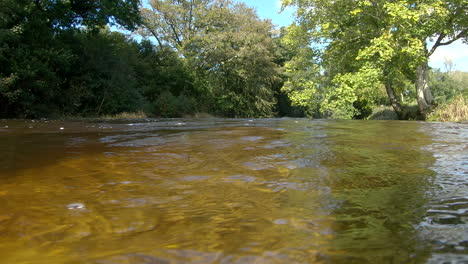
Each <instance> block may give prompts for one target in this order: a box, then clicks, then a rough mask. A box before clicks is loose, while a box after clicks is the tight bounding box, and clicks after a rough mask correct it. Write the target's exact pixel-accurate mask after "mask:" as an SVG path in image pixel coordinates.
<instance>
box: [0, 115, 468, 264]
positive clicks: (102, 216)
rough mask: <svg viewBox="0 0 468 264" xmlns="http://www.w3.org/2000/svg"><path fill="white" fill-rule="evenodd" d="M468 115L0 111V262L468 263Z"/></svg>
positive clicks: (117, 263) (50, 263) (99, 263)
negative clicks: (334, 117) (444, 118)
mask: <svg viewBox="0 0 468 264" xmlns="http://www.w3.org/2000/svg"><path fill="white" fill-rule="evenodd" d="M467 153H468V125H467V124H453V123H422V122H399V121H323V120H306V119H264V120H248V119H237V120H229V119H199V120H188V119H187V120H186V119H161V120H156V119H148V120H127V121H107V122H104V121H88V122H83V121H80V122H60V121H46V120H44V121H25V120H17V121H0V234H1V236H0V256H1V263H15V264H16V263H18V264H23V263H37V264H40V263H41V264H42V263H48V264H54V263H57V264H58V263H67V264H74V263H96V264H114V263H116V264H123V263H135V264H140V263H141V264H143V263H144V264H147V263H360V264H361V263H468V159H467Z"/></svg>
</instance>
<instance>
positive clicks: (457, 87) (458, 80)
mask: <svg viewBox="0 0 468 264" xmlns="http://www.w3.org/2000/svg"><path fill="white" fill-rule="evenodd" d="M430 80H431V87H432V90H433V92H434V97H435V99H436V102H437V103H439V104H444V103H446V102H448V101H451V100H452V99H453V98H455V97H456V96H458V95H463V96H465V97H468V73H467V72H458V71H448V72H441V71H440V70H433V71H432V72H431V76H430Z"/></svg>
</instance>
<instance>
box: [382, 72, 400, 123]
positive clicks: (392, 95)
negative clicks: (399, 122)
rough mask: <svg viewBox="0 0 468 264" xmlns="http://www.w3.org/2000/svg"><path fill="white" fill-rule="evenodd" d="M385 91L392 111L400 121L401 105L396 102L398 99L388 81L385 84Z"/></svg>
mask: <svg viewBox="0 0 468 264" xmlns="http://www.w3.org/2000/svg"><path fill="white" fill-rule="evenodd" d="M385 90H387V95H388V98H389V99H390V103H391V104H392V107H393V110H394V111H395V113H396V114H397V115H398V118H400V119H401V118H402V116H401V115H402V110H403V109H402V107H401V103H400V102H399V101H398V97H397V96H396V94H395V91H394V90H393V87H392V84H391V81H390V80H388V81H387V82H385Z"/></svg>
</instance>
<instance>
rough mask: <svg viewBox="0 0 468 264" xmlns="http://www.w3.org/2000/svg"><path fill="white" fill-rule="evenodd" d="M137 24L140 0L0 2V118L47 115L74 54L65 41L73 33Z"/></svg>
mask: <svg viewBox="0 0 468 264" xmlns="http://www.w3.org/2000/svg"><path fill="white" fill-rule="evenodd" d="M139 23H140V16H139V0H118V1H111V0H97V1H94V0H83V1H81V0H80V1H78V0H34V1H31V0H0V107H1V108H0V115H3V116H15V115H19V114H21V115H23V116H26V117H33V116H37V115H42V114H45V113H47V112H50V111H51V110H50V109H49V108H51V105H53V104H52V103H51V102H52V101H54V100H55V99H57V98H60V97H61V96H62V95H63V92H64V90H63V88H64V87H65V86H67V85H69V79H70V78H69V77H70V76H69V75H70V73H71V72H73V66H74V65H75V63H76V62H77V57H78V56H79V55H78V56H77V54H74V52H73V50H72V49H70V48H69V46H68V45H66V44H65V43H64V39H66V38H68V37H69V36H73V33H74V32H79V31H88V32H93V33H98V32H99V29H100V28H102V27H104V26H105V25H107V24H118V25H121V26H123V27H125V28H127V29H130V30H131V29H134V28H135V27H136V26H137V25H138V24H139Z"/></svg>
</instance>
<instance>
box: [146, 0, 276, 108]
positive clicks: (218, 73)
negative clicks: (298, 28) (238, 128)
mask: <svg viewBox="0 0 468 264" xmlns="http://www.w3.org/2000/svg"><path fill="white" fill-rule="evenodd" d="M150 4H151V10H144V11H143V14H144V17H145V31H146V33H147V34H148V35H151V36H153V37H155V38H156V40H157V42H158V45H160V46H164V45H168V46H170V47H172V48H174V49H175V50H177V52H178V54H179V56H180V57H183V58H185V59H186V62H187V67H188V69H189V71H190V72H191V76H192V77H193V86H194V90H195V91H197V92H198V94H200V95H201V96H200V101H201V100H203V102H204V104H205V105H203V106H201V107H202V108H205V109H208V111H209V112H214V113H215V114H217V115H222V116H229V117H242V116H249V117H253V116H272V115H273V114H274V113H273V111H274V107H275V103H276V101H275V97H274V91H273V87H274V86H275V84H276V83H277V82H278V79H279V67H278V65H277V64H276V63H275V45H274V42H273V36H272V34H271V31H272V29H273V26H272V25H271V23H270V22H268V21H261V20H260V19H258V17H257V16H256V14H255V12H254V11H253V10H252V9H251V8H248V7H246V6H245V5H243V4H234V3H233V2H231V1H218V0H198V1H161V0H154V1H151V2H150Z"/></svg>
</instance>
